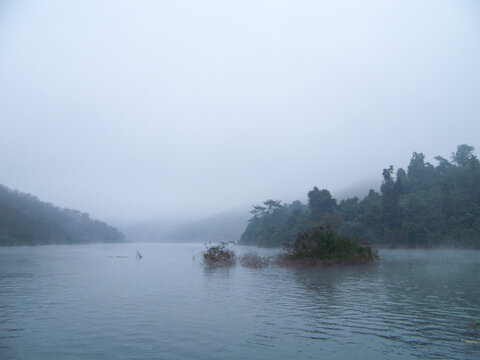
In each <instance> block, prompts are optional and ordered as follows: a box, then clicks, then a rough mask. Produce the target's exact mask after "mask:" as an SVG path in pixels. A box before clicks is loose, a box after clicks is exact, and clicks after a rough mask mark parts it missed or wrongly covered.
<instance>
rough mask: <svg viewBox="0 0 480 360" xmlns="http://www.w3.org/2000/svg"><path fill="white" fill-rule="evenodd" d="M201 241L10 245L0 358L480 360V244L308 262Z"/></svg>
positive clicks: (2, 291) (3, 255)
mask: <svg viewBox="0 0 480 360" xmlns="http://www.w3.org/2000/svg"><path fill="white" fill-rule="evenodd" d="M202 248H203V245H200V244H122V245H86V246H83V245H82V246H41V247H31V248H30V247H18V248H0V359H179V358H185V359H226V358H228V359H245V358H250V359H338V358H344V359H416V358H426V359H445V358H449V359H478V358H480V344H475V343H472V342H475V341H479V340H480V252H478V251H463V250H461V251H457V250H455V251H440V250H437V251H417V250H389V251H381V252H380V256H381V260H380V261H379V262H378V263H377V264H375V265H367V266H350V267H330V268H318V269H303V270H301V269H286V268H278V267H273V266H272V267H268V268H264V269H249V268H244V267H241V266H239V265H238V266H236V267H233V268H209V267H204V266H202V265H200V264H198V263H197V262H195V261H193V260H192V256H194V255H196V254H198V253H199V252H200V251H201V250H202ZM137 249H138V250H139V251H140V252H141V253H142V254H143V255H144V258H143V259H142V260H137V259H135V253H136V250H137ZM237 250H238V251H239V252H242V251H247V250H248V249H247V248H242V247H239V248H238V247H237ZM265 251H266V250H258V252H259V253H262V252H265ZM475 324H478V325H477V326H478V329H476V327H475V326H476V325H475ZM469 342H470V343H469Z"/></svg>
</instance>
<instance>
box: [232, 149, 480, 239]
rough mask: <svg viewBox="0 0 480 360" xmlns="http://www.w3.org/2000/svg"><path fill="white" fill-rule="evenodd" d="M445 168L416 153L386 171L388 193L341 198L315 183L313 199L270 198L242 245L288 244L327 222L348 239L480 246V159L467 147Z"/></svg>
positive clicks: (440, 161) (445, 162)
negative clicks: (405, 163)
mask: <svg viewBox="0 0 480 360" xmlns="http://www.w3.org/2000/svg"><path fill="white" fill-rule="evenodd" d="M435 160H436V161H437V165H436V166H434V165H432V164H430V163H429V162H427V161H425V155H424V154H422V153H417V152H414V153H413V156H412V158H411V159H410V163H409V165H408V168H407V169H406V170H404V169H402V168H399V169H398V170H397V171H396V172H395V170H394V168H393V166H390V167H388V168H386V169H384V170H383V172H382V176H383V182H382V185H381V188H380V192H377V191H375V190H370V192H369V193H368V195H367V196H366V197H365V198H363V199H359V198H358V197H353V198H350V199H344V200H342V201H340V202H338V201H337V200H336V199H334V198H333V197H332V195H331V193H330V192H329V191H328V190H326V189H323V190H319V189H318V188H317V187H314V188H313V189H312V190H311V191H310V192H308V204H303V203H302V202H300V201H294V202H293V203H291V204H283V203H281V202H280V201H276V200H267V201H265V202H264V203H263V204H262V205H256V206H254V207H253V209H252V210H251V213H252V217H251V219H250V220H249V223H248V225H247V228H246V229H245V231H244V233H243V234H242V236H241V239H240V242H239V243H240V244H252V245H259V246H282V245H283V244H285V243H287V244H293V243H294V241H295V240H296V239H297V237H298V236H299V234H305V233H306V232H307V233H308V232H311V231H312V229H314V228H316V227H318V226H323V227H326V226H327V225H328V226H329V227H330V228H331V229H332V231H335V232H337V233H339V234H340V235H342V236H347V237H350V238H354V239H358V241H360V242H361V243H370V244H375V245H377V246H388V247H439V246H458V247H477V248H478V247H480V162H479V160H478V158H477V156H476V155H475V154H474V148H473V146H470V145H466V144H463V145H459V146H458V147H457V151H456V152H454V153H452V156H451V159H450V160H447V159H446V158H444V157H441V156H437V157H435Z"/></svg>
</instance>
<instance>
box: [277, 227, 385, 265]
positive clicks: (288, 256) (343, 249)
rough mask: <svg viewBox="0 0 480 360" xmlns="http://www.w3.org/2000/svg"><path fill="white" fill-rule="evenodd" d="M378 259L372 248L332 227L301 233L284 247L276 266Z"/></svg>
mask: <svg viewBox="0 0 480 360" xmlns="http://www.w3.org/2000/svg"><path fill="white" fill-rule="evenodd" d="M377 258H378V256H377V254H376V252H374V251H373V250H372V249H371V248H370V247H369V246H366V245H361V244H359V242H358V240H356V239H351V238H348V237H346V236H342V235H340V234H338V233H337V232H335V231H333V230H332V229H331V228H330V227H329V226H327V227H322V226H318V227H315V228H313V229H311V230H309V231H306V232H304V233H303V234H300V235H299V236H298V237H297V239H296V240H295V241H294V243H293V244H287V245H285V246H284V252H283V253H282V254H280V256H279V257H278V258H277V259H276V263H277V264H280V265H284V264H287V265H288V264H304V265H333V264H367V263H369V262H372V261H374V260H375V259H377Z"/></svg>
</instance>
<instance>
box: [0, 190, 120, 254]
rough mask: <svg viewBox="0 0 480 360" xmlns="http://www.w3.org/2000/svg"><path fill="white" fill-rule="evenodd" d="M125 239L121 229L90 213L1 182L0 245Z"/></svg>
mask: <svg viewBox="0 0 480 360" xmlns="http://www.w3.org/2000/svg"><path fill="white" fill-rule="evenodd" d="M121 241H124V236H123V234H122V233H121V232H120V231H118V230H117V229H115V228H113V227H111V226H108V225H107V224H105V223H104V222H101V221H98V220H93V219H91V218H90V216H89V215H88V214H86V213H81V212H80V211H76V210H70V209H61V208H59V207H56V206H53V205H52V204H49V203H45V202H42V201H40V200H38V199H37V198H36V197H34V196H32V195H30V194H24V193H21V192H19V191H12V190H10V189H9V188H7V187H6V186H3V185H0V245H3V246H5V245H7V246H8V245H41V244H72V243H92V242H121Z"/></svg>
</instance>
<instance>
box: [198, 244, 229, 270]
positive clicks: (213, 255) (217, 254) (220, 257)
mask: <svg viewBox="0 0 480 360" xmlns="http://www.w3.org/2000/svg"><path fill="white" fill-rule="evenodd" d="M205 247H206V249H205V251H204V252H203V254H202V256H203V263H204V264H208V265H235V262H236V257H235V251H233V249H232V248H231V247H230V243H227V242H223V241H222V242H220V243H219V244H217V245H210V244H209V245H207V244H205Z"/></svg>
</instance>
